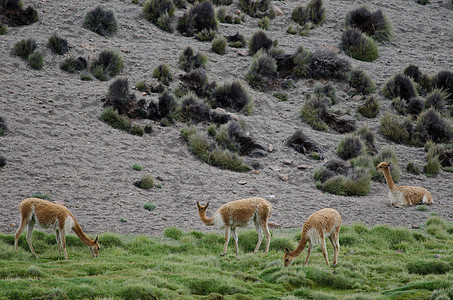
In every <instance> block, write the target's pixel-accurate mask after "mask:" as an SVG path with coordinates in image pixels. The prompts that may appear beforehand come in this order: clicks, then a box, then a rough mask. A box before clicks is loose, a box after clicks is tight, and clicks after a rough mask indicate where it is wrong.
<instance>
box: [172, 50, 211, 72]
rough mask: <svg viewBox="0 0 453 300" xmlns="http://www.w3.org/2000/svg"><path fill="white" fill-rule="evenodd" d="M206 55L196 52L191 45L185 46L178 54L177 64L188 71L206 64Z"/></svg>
mask: <svg viewBox="0 0 453 300" xmlns="http://www.w3.org/2000/svg"><path fill="white" fill-rule="evenodd" d="M206 61H207V58H206V56H204V55H202V54H200V53H197V54H194V51H193V49H192V48H191V47H187V48H186V49H184V51H183V52H182V53H181V55H180V56H179V66H180V67H181V69H183V70H184V71H186V72H190V71H191V70H193V69H197V68H204V66H205V65H206Z"/></svg>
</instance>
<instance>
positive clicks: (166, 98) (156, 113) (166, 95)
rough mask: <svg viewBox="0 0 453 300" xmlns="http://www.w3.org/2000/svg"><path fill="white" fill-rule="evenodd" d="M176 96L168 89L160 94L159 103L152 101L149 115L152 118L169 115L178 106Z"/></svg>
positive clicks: (158, 118) (156, 118) (157, 118)
mask: <svg viewBox="0 0 453 300" xmlns="http://www.w3.org/2000/svg"><path fill="white" fill-rule="evenodd" d="M177 105H178V103H177V102H176V99H175V97H174V96H173V95H172V94H170V92H168V91H164V92H163V93H162V94H161V95H160V96H159V101H158V102H157V103H155V102H151V103H150V104H149V106H148V116H149V118H150V119H152V120H160V119H162V118H166V117H169V115H170V114H171V112H172V111H173V110H174V109H175V108H176V107H177Z"/></svg>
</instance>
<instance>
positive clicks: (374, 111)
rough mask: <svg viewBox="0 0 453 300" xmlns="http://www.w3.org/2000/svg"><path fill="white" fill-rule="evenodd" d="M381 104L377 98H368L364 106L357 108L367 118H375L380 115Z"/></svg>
mask: <svg viewBox="0 0 453 300" xmlns="http://www.w3.org/2000/svg"><path fill="white" fill-rule="evenodd" d="M380 106H381V105H380V104H379V100H378V98H377V97H374V96H368V97H366V100H365V102H364V103H363V104H361V105H359V106H358V107H357V111H358V112H359V113H360V114H361V115H362V116H364V117H366V118H370V119H371V118H375V117H376V116H377V115H378V114H379V110H380Z"/></svg>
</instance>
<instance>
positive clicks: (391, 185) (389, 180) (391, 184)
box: [384, 168, 396, 191]
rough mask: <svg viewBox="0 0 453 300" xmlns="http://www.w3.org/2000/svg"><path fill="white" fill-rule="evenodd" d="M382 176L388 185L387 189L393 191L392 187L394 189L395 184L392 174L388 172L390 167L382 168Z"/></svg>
mask: <svg viewBox="0 0 453 300" xmlns="http://www.w3.org/2000/svg"><path fill="white" fill-rule="evenodd" d="M384 178H385V181H386V182H387V186H388V187H389V190H391V191H393V190H394V189H396V185H395V183H394V182H393V179H392V175H391V174H390V168H385V169H384Z"/></svg>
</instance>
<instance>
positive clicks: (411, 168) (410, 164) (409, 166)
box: [406, 161, 421, 175]
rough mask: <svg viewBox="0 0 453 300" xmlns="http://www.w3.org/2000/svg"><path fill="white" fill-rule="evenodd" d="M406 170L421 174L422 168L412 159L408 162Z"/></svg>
mask: <svg viewBox="0 0 453 300" xmlns="http://www.w3.org/2000/svg"><path fill="white" fill-rule="evenodd" d="M406 171H408V172H409V173H411V174H414V175H420V174H421V172H420V169H419V168H418V167H417V165H416V164H415V163H414V162H413V161H410V162H408V163H407V165H406Z"/></svg>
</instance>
